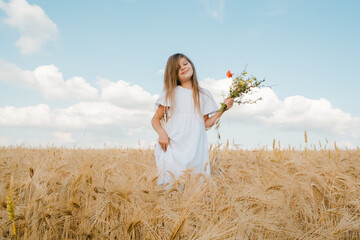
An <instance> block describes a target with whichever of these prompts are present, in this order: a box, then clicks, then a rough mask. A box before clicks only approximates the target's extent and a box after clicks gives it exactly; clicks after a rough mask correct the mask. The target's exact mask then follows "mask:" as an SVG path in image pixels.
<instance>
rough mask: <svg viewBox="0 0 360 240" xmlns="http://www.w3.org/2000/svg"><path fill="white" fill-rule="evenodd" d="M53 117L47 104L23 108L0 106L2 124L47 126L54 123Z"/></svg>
mask: <svg viewBox="0 0 360 240" xmlns="http://www.w3.org/2000/svg"><path fill="white" fill-rule="evenodd" d="M52 119H53V114H52V111H51V109H50V107H49V106H48V105H45V104H40V105H37V106H28V107H22V108H15V107H12V106H7V107H4V108H0V126H6V127H23V126H26V127H40V128H47V127H49V126H51V125H52Z"/></svg>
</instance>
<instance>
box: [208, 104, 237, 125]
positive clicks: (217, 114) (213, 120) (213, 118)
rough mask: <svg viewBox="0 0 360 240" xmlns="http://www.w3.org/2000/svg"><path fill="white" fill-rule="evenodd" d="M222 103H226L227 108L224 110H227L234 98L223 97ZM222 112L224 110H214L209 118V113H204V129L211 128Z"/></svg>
mask: <svg viewBox="0 0 360 240" xmlns="http://www.w3.org/2000/svg"><path fill="white" fill-rule="evenodd" d="M224 103H225V104H226V105H227V108H226V109H225V111H227V110H228V109H230V108H231V107H232V105H233V103H234V99H232V98H227V99H225V101H224ZM223 113H224V112H216V113H215V114H214V115H213V116H211V117H210V118H209V114H207V115H205V116H204V122H205V128H206V129H209V128H211V127H212V126H213V125H214V124H215V122H216V120H217V119H218V118H220V117H221V116H222V115H223Z"/></svg>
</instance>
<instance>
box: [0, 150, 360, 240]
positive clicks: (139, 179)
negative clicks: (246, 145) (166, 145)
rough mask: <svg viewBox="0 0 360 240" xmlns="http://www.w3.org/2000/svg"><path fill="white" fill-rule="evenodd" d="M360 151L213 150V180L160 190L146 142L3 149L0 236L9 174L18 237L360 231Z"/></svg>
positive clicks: (337, 234)
mask: <svg viewBox="0 0 360 240" xmlns="http://www.w3.org/2000/svg"><path fill="white" fill-rule="evenodd" d="M359 158H360V152H359V150H357V151H356V150H355V151H345V150H343V151H340V150H339V149H337V148H336V149H334V150H332V151H329V150H325V149H321V150H317V151H316V150H309V149H306V151H294V150H292V149H287V150H280V149H278V148H276V147H275V149H274V150H273V151H265V150H257V151H243V150H230V149H227V148H226V149H224V150H221V151H218V150H216V149H213V150H211V159H212V180H211V181H209V180H207V179H203V178H201V176H192V175H191V174H190V173H186V174H184V175H183V177H182V179H180V180H179V181H176V182H175V183H174V185H173V186H172V187H167V188H166V187H165V188H164V187H159V186H157V185H156V169H155V160H154V156H153V151H152V150H133V149H105V150H93V149H89V150H70V149H61V148H60V149H59V148H45V149H29V148H21V147H18V148H0V169H1V171H0V177H1V182H0V202H1V205H0V207H1V212H0V238H1V239H3V238H4V239H11V238H14V237H13V236H12V222H11V220H10V218H9V216H8V212H7V209H6V201H7V195H8V193H9V185H10V177H11V176H12V175H14V198H15V214H16V215H15V224H16V230H17V235H18V238H21V239H204V240H205V239H359V238H360V179H359V178H360V159H359ZM201 179H203V180H201Z"/></svg>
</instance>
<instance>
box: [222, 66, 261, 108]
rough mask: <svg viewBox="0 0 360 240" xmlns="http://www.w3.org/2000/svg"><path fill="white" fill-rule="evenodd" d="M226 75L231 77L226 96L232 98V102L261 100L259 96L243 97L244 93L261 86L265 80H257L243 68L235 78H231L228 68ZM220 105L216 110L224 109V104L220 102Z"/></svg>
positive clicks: (249, 92)
mask: <svg viewBox="0 0 360 240" xmlns="http://www.w3.org/2000/svg"><path fill="white" fill-rule="evenodd" d="M226 76H227V77H228V78H232V80H233V81H232V83H231V85H230V91H229V94H228V97H230V98H233V99H234V102H236V103H238V104H240V103H243V104H245V103H250V104H252V103H256V102H257V101H258V100H261V97H260V98H257V99H255V100H251V99H243V97H244V96H245V95H246V94H251V93H252V91H253V90H254V88H261V87H263V85H262V83H263V82H264V81H265V79H263V80H258V79H257V78H256V77H254V76H248V75H247V72H246V71H245V70H244V71H243V72H242V73H241V74H240V75H237V76H236V77H235V78H233V74H232V73H231V72H230V70H229V71H228V72H227V73H226ZM220 105H221V107H220V109H219V110H218V112H224V111H225V110H226V107H227V106H226V104H225V103H220Z"/></svg>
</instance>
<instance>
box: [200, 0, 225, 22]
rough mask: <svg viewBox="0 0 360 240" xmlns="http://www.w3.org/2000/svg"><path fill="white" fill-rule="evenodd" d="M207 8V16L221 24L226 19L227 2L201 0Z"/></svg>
mask: <svg viewBox="0 0 360 240" xmlns="http://www.w3.org/2000/svg"><path fill="white" fill-rule="evenodd" d="M199 1H200V2H201V3H202V5H203V7H204V8H205V11H206V14H208V15H210V16H211V17H212V18H214V19H216V20H217V21H219V22H222V21H223V19H224V13H225V0H199Z"/></svg>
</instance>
